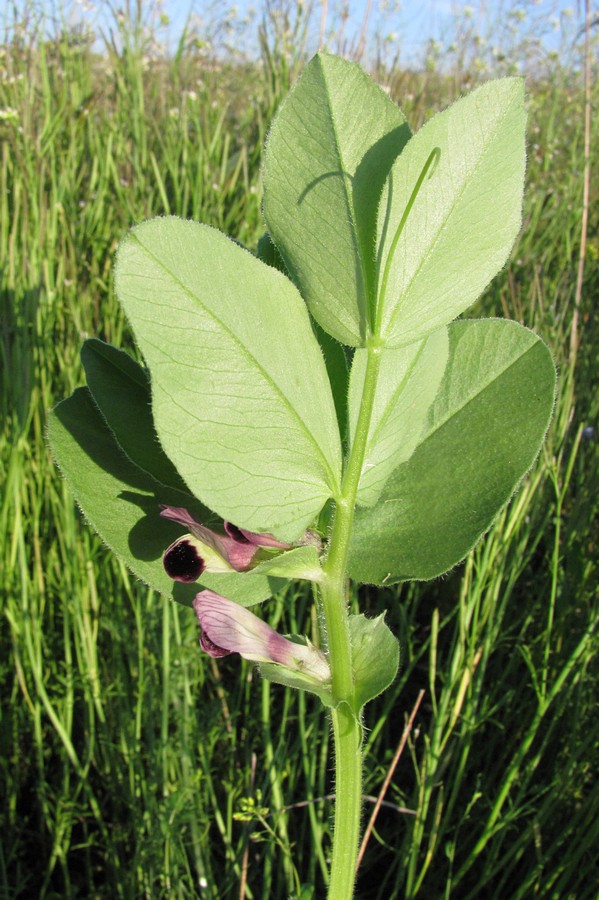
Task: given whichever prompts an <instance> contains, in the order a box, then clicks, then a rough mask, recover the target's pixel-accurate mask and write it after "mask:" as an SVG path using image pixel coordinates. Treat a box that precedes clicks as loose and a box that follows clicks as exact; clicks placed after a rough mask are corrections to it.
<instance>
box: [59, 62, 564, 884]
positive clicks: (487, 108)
mask: <svg viewBox="0 0 599 900" xmlns="http://www.w3.org/2000/svg"><path fill="white" fill-rule="evenodd" d="M523 100H524V97H523V85H522V82H521V81H520V80H519V79H513V78H506V79H501V80H498V81H492V82H489V83H487V84H485V85H483V86H482V87H479V88H478V89H477V90H475V91H473V92H472V93H471V94H470V95H469V96H467V97H465V98H463V99H462V100H459V101H458V102H457V103H455V104H454V105H453V106H451V107H450V108H449V109H447V110H445V111H444V112H442V113H440V114H438V115H436V116H435V117H434V118H433V119H431V120H430V121H429V122H428V123H427V124H426V125H425V126H424V127H423V128H422V129H421V130H420V131H419V132H418V133H417V134H415V135H413V136H412V134H411V132H410V129H409V127H408V125H407V122H406V120H405V117H404V115H403V114H402V112H401V111H400V109H399V108H398V107H397V106H395V104H394V103H392V102H391V101H390V100H389V98H388V97H387V96H386V94H385V93H384V92H383V91H382V90H381V89H379V88H378V87H377V86H376V85H375V84H374V83H373V82H372V81H371V80H370V79H369V78H368V76H367V75H366V74H365V73H364V72H363V71H362V70H361V69H360V68H359V67H358V66H357V65H355V64H351V63H348V62H345V61H343V60H341V59H339V58H336V57H334V56H328V55H323V54H320V55H318V56H316V57H315V58H314V59H313V60H312V61H311V62H310V63H309V64H308V66H307V67H306V69H305V71H304V73H303V75H302V77H301V78H300V79H299V81H298V83H297V84H296V86H295V88H294V89H293V90H292V92H291V94H290V95H289V97H288V99H287V101H286V102H285V103H284V104H283V106H282V108H281V110H280V111H279V113H278V115H277V117H276V119H275V121H274V123H273V125H272V129H271V132H270V136H269V140H268V143H267V148H266V158H265V166H264V216H265V219H266V225H267V229H268V232H267V234H265V236H264V237H263V239H262V240H261V241H260V243H259V246H258V251H257V254H256V255H253V254H251V253H249V252H248V251H247V250H245V249H244V248H242V247H240V246H239V245H237V244H235V243H234V242H233V241H231V240H229V239H228V238H227V237H226V236H225V235H223V234H222V233H220V232H218V231H216V230H214V229H212V228H209V227H207V226H206V225H202V224H197V223H195V222H190V221H183V220H180V219H177V218H174V217H166V218H160V219H154V220H151V221H149V222H145V223H143V224H141V225H139V226H137V227H136V228H134V229H133V230H132V231H131V232H130V234H129V235H128V236H127V237H126V238H125V240H124V241H123V242H122V243H121V246H120V248H119V251H118V257H117V266H116V289H117V295H118V298H119V301H120V302H121V304H122V306H123V308H124V310H125V313H126V315H127V316H128V318H129V321H130V323H131V325H132V327H133V331H134V333H135V337H136V340H137V344H138V347H139V350H140V351H141V353H142V355H143V358H144V361H145V364H146V367H143V366H141V365H139V364H138V363H137V362H135V361H134V360H133V359H132V358H131V357H130V356H128V355H127V354H125V353H123V352H121V351H120V350H117V349H115V348H114V347H111V346H110V345H107V344H104V343H102V342H101V341H98V340H88V341H86V342H85V344H84V347H83V351H82V360H83V365H84V368H85V372H86V377H87V387H86V388H79V389H78V390H76V391H75V392H74V394H72V396H71V397H69V398H68V399H67V400H64V401H63V402H62V403H60V404H59V405H58V406H57V407H56V408H55V410H54V411H53V412H52V414H51V416H50V423H49V433H50V441H51V444H52V448H53V452H54V455H55V458H56V461H57V463H58V465H59V466H60V467H61V469H62V470H63V472H64V473H65V476H66V478H67V481H68V483H69V485H70V487H71V489H72V491H73V493H74V494H75V496H76V498H77V500H78V502H79V504H80V506H81V508H82V510H83V511H84V513H85V515H86V517H87V518H88V519H89V521H90V523H91V524H92V525H93V526H94V527H95V529H96V530H97V531H98V533H99V534H100V535H101V537H102V538H103V539H104V540H105V542H106V543H107V544H108V545H109V546H110V547H111V548H112V549H113V551H114V552H115V553H116V554H117V555H118V556H119V557H120V558H121V559H122V560H124V561H125V562H126V563H127V565H128V566H129V567H130V568H131V569H132V570H133V572H134V573H135V574H136V575H137V576H139V577H140V578H141V579H143V580H144V581H145V582H147V584H148V585H150V586H151V587H152V588H154V589H156V590H157V591H159V592H161V593H162V594H163V595H164V596H165V597H171V598H173V599H175V600H177V601H179V602H181V603H184V604H187V605H189V606H193V608H194V610H195V613H196V615H197V618H198V621H199V624H200V627H201V646H202V649H203V650H204V651H205V652H207V653H208V654H210V655H211V656H212V657H215V658H218V657H221V656H224V655H228V654H230V653H239V654H241V655H242V656H244V657H246V658H247V659H249V660H252V661H254V662H256V663H257V664H258V665H259V667H260V671H261V673H262V675H263V676H264V677H265V678H267V679H269V680H271V681H274V682H278V683H282V684H285V685H288V686H291V687H295V688H298V689H300V690H306V691H310V692H312V693H314V694H316V695H317V696H318V697H319V698H320V699H321V700H322V703H323V704H324V706H325V707H326V708H327V709H328V712H329V715H330V718H331V721H332V725H333V733H334V741H335V785H336V803H335V827H334V846H333V852H332V862H331V873H330V884H329V896H330V897H331V898H334V900H344V898H349V897H351V896H352V893H353V886H354V878H355V869H356V859H357V852H358V838H359V832H360V815H361V805H362V799H361V793H362V742H363V725H362V723H363V715H364V707H365V705H366V704H367V703H368V702H369V701H370V700H371V699H373V698H374V697H376V696H377V695H378V694H380V693H381V692H382V691H384V690H385V689H386V688H387V687H388V686H389V685H390V684H391V682H392V681H393V679H394V678H395V675H396V672H397V669H398V665H399V645H398V642H397V640H396V639H395V637H394V636H393V634H392V633H391V631H390V630H389V628H388V627H387V625H386V624H385V621H384V617H383V616H379V617H377V618H373V619H368V618H366V617H365V616H364V615H362V614H356V615H350V614H349V610H348V604H347V585H348V579H352V580H353V581H354V582H356V583H371V584H377V585H389V584H393V583H397V582H400V581H407V580H422V579H431V578H434V577H436V576H438V575H441V574H442V573H444V572H446V571H448V570H449V569H450V568H452V567H453V566H455V565H456V564H457V563H458V562H459V561H460V560H461V559H463V557H464V556H465V555H466V554H467V553H468V551H469V550H470V549H471V548H472V547H473V546H474V545H475V544H476V542H477V541H478V540H479V538H480V537H481V535H482V534H483V533H484V532H485V530H486V529H487V528H488V527H489V525H490V524H491V522H492V521H493V520H494V518H495V517H496V515H497V513H498V512H499V511H500V509H501V508H502V507H503V506H504V505H505V503H506V502H507V501H508V500H509V498H510V496H511V495H512V493H513V492H514V490H515V488H516V487H517V485H518V483H519V482H520V480H521V479H522V477H523V476H524V474H525V473H526V472H527V470H528V469H529V467H530V466H531V464H532V462H533V461H534V459H535V457H536V455H537V453H538V451H539V448H540V446H541V443H542V441H543V437H544V435H545V432H546V430H547V427H548V423H549V419H550V416H551V411H552V406H553V399H554V390H555V369H554V365H553V362H552V359H551V355H550V353H549V351H548V349H547V348H546V347H545V345H544V344H543V342H542V341H541V340H540V339H539V338H538V337H537V336H536V335H535V334H533V333H532V332H530V331H529V330H527V329H526V328H524V327H522V326H521V325H519V324H517V323H515V322H512V321H505V320H499V319H490V320H484V319H475V320H458V321H454V320H455V319H456V317H457V316H459V315H460V314H461V313H462V312H463V311H464V310H466V309H467V308H468V307H469V306H471V305H472V303H473V302H474V301H475V300H476V299H477V297H478V296H479V295H480V294H481V292H482V291H483V289H484V288H485V287H486V285H487V284H488V283H489V282H490V280H491V279H492V278H493V277H494V275H495V274H496V273H497V272H498V270H499V269H500V268H501V267H502V266H503V265H504V263H505V261H506V259H507V257H508V254H509V252H510V250H511V247H512V245H513V242H514V240H515V238H516V236H517V234H518V231H519V229H520V222H521V204H522V192H523V182H524V168H525V152H524V123H525V113H524V102H523ZM182 529H183V532H182ZM298 578H300V579H306V580H308V581H310V582H312V584H313V585H314V589H315V590H314V595H315V598H316V599H315V602H316V603H317V606H318V612H319V616H318V617H317V619H318V622H319V628H320V633H319V634H315V635H312V636H311V639H309V638H308V637H307V636H303V635H291V636H287V637H285V636H283V635H280V634H278V633H277V632H276V631H274V630H273V629H272V628H271V627H270V626H269V625H267V624H266V623H265V622H264V621H263V620H262V619H261V618H259V617H258V616H256V615H255V614H254V613H253V612H251V611H250V610H249V609H248V607H250V606H253V605H256V604H258V603H260V602H261V601H263V600H265V599H267V598H268V597H270V596H271V595H272V594H273V593H275V592H276V591H277V590H278V589H279V588H280V587H281V586H282V585H283V584H284V583H285V582H286V581H289V580H291V579H298Z"/></svg>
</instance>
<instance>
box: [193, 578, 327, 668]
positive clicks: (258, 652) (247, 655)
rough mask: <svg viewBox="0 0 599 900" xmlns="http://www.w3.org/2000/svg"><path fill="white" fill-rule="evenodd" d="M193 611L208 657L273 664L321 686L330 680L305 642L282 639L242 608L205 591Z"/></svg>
mask: <svg viewBox="0 0 599 900" xmlns="http://www.w3.org/2000/svg"><path fill="white" fill-rule="evenodd" d="M193 608H194V610H195V614H196V616H197V617H198V622H199V623H200V628H201V630H202V633H201V637H200V646H201V647H202V649H203V650H204V651H205V652H206V653H208V654H209V655H210V656H212V657H215V658H219V657H222V656H228V655H229V654H231V653H239V655H240V656H243V658H244V659H248V660H250V661H251V662H256V663H276V664H277V665H279V666H283V667H284V668H285V669H288V670H289V671H291V672H297V673H300V674H302V675H305V676H307V677H308V678H311V679H312V680H313V681H314V682H318V683H320V684H323V685H325V684H327V683H328V682H329V681H330V680H331V670H330V668H329V664H328V662H327V659H326V657H325V655H324V653H322V651H321V650H319V649H318V648H317V647H315V646H314V645H313V644H311V643H310V642H309V641H307V640H306V643H296V641H293V640H289V638H286V637H283V635H281V634H279V633H278V632H277V631H275V630H274V629H273V628H271V627H270V625H267V624H266V622H264V621H263V620H262V619H260V618H258V616H255V615H254V613H252V612H250V610H249V609H246V608H245V607H244V606H240V605H239V604H238V603H234V602H233V601H232V600H228V599H227V598H226V597H221V595H220V594H217V593H215V592H214V591H209V590H205V591H200V593H199V594H197V595H196V598H195V600H194V601H193Z"/></svg>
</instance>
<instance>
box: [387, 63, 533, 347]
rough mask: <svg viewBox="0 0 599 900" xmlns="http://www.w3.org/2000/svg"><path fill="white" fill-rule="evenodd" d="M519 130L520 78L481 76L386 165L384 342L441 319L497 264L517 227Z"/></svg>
mask: <svg viewBox="0 0 599 900" xmlns="http://www.w3.org/2000/svg"><path fill="white" fill-rule="evenodd" d="M524 127H525V111H524V87H523V82H522V80H521V79H518V78H504V79H499V80H496V81H490V82H488V83H487V84H483V85H482V86H481V87H479V88H477V89H476V90H474V91H472V93H470V94H469V95H468V96H467V97H465V98H463V99H462V100H458V102H457V103H454V104H453V106H450V107H449V108H448V109H446V110H444V112H441V113H439V114H438V115H436V116H434V117H433V118H432V119H431V120H430V121H429V122H427V124H426V125H424V127H423V128H422V129H421V130H420V131H419V132H418V133H417V134H416V135H415V136H414V137H413V138H412V139H411V140H410V141H409V142H408V144H407V145H406V147H405V148H404V150H403V151H402V153H401V155H400V156H399V157H398V159H397V160H396V161H395V163H394V164H393V166H392V168H391V171H390V173H389V177H388V179H387V183H386V185H385V189H384V191H383V195H382V198H381V203H380V207H379V213H378V225H377V228H378V232H377V234H378V238H377V240H378V251H377V276H378V289H379V299H378V309H377V327H376V333H377V334H378V335H380V338H381V340H382V341H384V342H385V344H386V345H387V346H388V347H401V346H404V345H406V344H410V343H413V342H415V341H419V340H421V339H422V338H423V337H426V335H427V334H430V333H431V332H433V331H436V330H437V329H438V328H440V327H441V326H443V325H446V324H448V323H449V322H451V320H452V319H454V318H455V317H456V316H457V315H458V314H459V313H461V312H462V311H463V310H465V309H467V308H468V307H469V306H470V305H471V304H472V303H473V302H474V301H475V300H476V298H477V297H478V296H479V295H480V294H481V292H482V291H483V289H484V288H485V287H486V285H487V284H488V283H489V281H490V280H491V279H492V278H493V276H494V275H495V274H496V273H497V272H498V271H499V269H501V267H502V266H503V265H504V263H505V261H506V259H507V258H508V255H509V252H510V250H511V248H512V245H513V243H514V240H515V239H516V236H517V234H518V231H519V229H520V222H521V207H522V191H523V186H524V168H525V150H524ZM431 154H434V156H431ZM431 162H432V165H431V166H430V168H429V169H428V170H427V174H426V176H425V177H424V180H423V182H422V184H421V185H420V188H419V190H418V193H417V195H416V197H415V199H414V202H413V205H412V206H411V208H410V200H411V197H412V194H413V192H414V189H415V187H416V185H417V183H418V181H419V178H420V177H421V176H422V174H423V173H424V171H425V169H426V167H427V163H429V164H430V163H431ZM408 209H409V212H408ZM406 214H407V218H405V223H404V225H403V228H402V229H400V223H401V221H402V218H403V217H404V216H405V215H406ZM398 230H399V237H398V239H397V244H396V246H394V243H395V239H396V237H397V235H398Z"/></svg>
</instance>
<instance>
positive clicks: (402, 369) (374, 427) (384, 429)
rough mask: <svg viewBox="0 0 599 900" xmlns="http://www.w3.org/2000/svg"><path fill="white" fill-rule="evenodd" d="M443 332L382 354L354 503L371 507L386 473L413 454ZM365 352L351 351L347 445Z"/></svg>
mask: <svg viewBox="0 0 599 900" xmlns="http://www.w3.org/2000/svg"><path fill="white" fill-rule="evenodd" d="M448 352H449V342H448V339H447V329H446V328H442V329H440V330H439V331H437V332H435V334H432V335H430V337H429V338H427V339H425V340H424V341H419V342H418V343H417V344H411V345H410V346H409V347H403V348H401V349H399V350H381V351H380V353H381V362H380V368H379V376H378V381H377V391H376V394H375V399H374V405H373V409H372V415H371V419H370V428H369V434H368V442H367V445H366V451H365V454H364V464H363V467H362V475H361V477H360V485H359V488H358V495H357V501H358V503H359V504H361V505H362V506H372V505H373V504H374V503H376V501H377V500H378V498H379V496H380V494H381V491H382V490H383V488H384V486H385V482H386V481H387V478H388V477H389V475H390V474H391V473H392V472H393V471H394V469H396V468H397V466H398V465H399V464H400V463H402V462H406V460H408V459H409V458H410V456H411V455H412V453H413V452H414V450H415V448H416V446H417V444H418V442H419V439H420V434H421V432H422V428H423V426H424V423H425V421H426V416H427V413H428V410H429V407H430V405H431V403H432V402H433V400H434V399H435V395H436V393H437V390H438V387H439V384H440V383H441V379H442V377H443V372H444V371H445V365H446V363H447V357H448ZM367 358H368V351H367V350H356V353H355V355H354V362H353V366H352V371H351V378H350V384H349V415H350V433H351V437H352V441H353V440H354V437H355V431H356V425H357V421H358V416H359V413H360V406H361V402H362V392H363V387H364V377H365V374H366V363H367Z"/></svg>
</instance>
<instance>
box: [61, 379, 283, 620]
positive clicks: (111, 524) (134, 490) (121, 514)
mask: <svg viewBox="0 0 599 900" xmlns="http://www.w3.org/2000/svg"><path fill="white" fill-rule="evenodd" d="M48 436H49V439H50V445H51V447H52V452H53V455H54V458H55V460H56V462H57V464H58V465H59V467H60V468H61V470H62V472H63V474H64V475H65V477H66V480H67V483H68V485H69V488H70V489H71V491H72V493H73V494H74V495H75V498H76V500H77V502H78V503H79V505H80V506H81V509H82V511H83V514H84V515H85V517H86V519H87V520H88V521H89V522H90V524H91V525H92V526H93V527H94V528H95V530H96V531H97V532H98V534H99V535H100V537H101V538H102V540H103V541H104V542H105V543H106V544H108V546H109V547H110V549H111V550H112V551H113V552H114V553H115V554H116V555H117V556H118V557H119V559H121V560H122V561H123V562H124V563H125V564H126V565H127V566H129V568H130V569H131V570H132V571H133V572H134V573H135V575H137V577H138V578H141V580H142V581H144V582H145V583H146V584H148V585H149V586H150V587H152V588H153V589H154V590H156V591H159V592H160V593H161V594H164V596H166V597H172V598H174V599H175V600H178V601H179V602H181V603H185V604H187V605H190V604H191V602H192V600H193V598H194V596H195V594H196V593H197V592H198V591H200V590H202V587H207V588H211V589H212V590H214V591H217V592H218V593H220V594H222V595H223V596H226V597H229V598H230V599H231V600H235V601H236V602H237V603H240V604H242V605H243V606H250V605H251V604H253V603H258V602H260V601H261V600H265V599H266V598H267V597H270V596H271V594H272V593H274V592H275V591H276V590H278V589H279V587H280V586H281V582H280V581H277V580H276V579H274V578H273V579H269V578H267V577H265V576H264V575H255V574H254V573H244V574H238V573H234V574H231V575H228V574H227V575H205V576H203V577H202V581H201V584H175V583H174V582H172V581H171V579H170V578H168V577H167V575H166V572H165V571H164V568H163V565H162V554H163V552H164V551H165V550H166V548H167V547H168V546H169V544H170V543H171V542H172V541H173V540H174V539H175V538H176V537H178V536H179V534H180V531H181V529H180V528H178V526H177V525H175V524H174V523H172V522H169V521H167V520H166V519H163V518H161V516H160V504H166V505H172V506H183V507H186V508H188V509H189V510H190V511H191V512H192V514H193V513H195V514H197V515H198V516H199V517H202V516H203V514H204V512H205V511H204V510H203V508H199V509H198V504H197V501H195V500H194V498H193V497H192V496H191V495H190V494H188V493H183V492H181V491H178V490H176V489H174V488H172V487H165V486H164V485H162V484H160V483H159V482H157V481H156V480H155V479H153V478H152V477H151V476H150V475H148V474H147V473H146V472H144V471H142V470H141V469H139V468H138V467H137V466H135V465H134V464H133V463H132V462H131V460H129V459H128V458H127V457H126V456H125V454H124V453H123V451H122V450H121V448H120V447H119V445H118V444H117V443H116V441H115V439H114V436H113V434H112V433H111V431H110V430H109V428H108V427H107V426H106V424H105V422H104V420H103V418H102V416H101V415H100V413H99V411H98V409H97V407H96V405H95V404H94V402H93V400H92V397H91V394H90V392H89V391H88V390H87V388H79V389H77V390H76V391H75V392H74V394H72V395H71V397H69V398H68V399H67V400H63V401H62V402H61V403H59V404H58V406H56V407H55V409H54V410H53V411H52V412H51V413H50V416H49V420H48Z"/></svg>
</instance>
